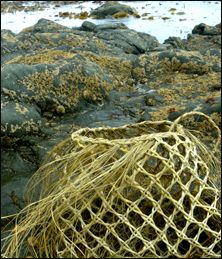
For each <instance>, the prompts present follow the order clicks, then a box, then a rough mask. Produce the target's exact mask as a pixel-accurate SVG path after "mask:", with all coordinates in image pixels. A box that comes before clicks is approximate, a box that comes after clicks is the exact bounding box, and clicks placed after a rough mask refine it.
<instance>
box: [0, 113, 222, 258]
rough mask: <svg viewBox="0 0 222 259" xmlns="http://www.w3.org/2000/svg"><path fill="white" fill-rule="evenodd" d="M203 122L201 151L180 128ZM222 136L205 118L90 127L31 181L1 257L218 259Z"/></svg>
mask: <svg viewBox="0 0 222 259" xmlns="http://www.w3.org/2000/svg"><path fill="white" fill-rule="evenodd" d="M194 116H197V117H198V118H202V120H205V122H207V123H208V124H209V125H210V126H211V130H212V132H213V131H215V132H216V133H217V134H216V135H215V138H214V142H212V143H211V145H207V144H204V142H203V140H202V139H201V138H198V136H199V134H198V131H195V130H191V129H188V128H187V127H185V126H184V125H183V123H182V122H183V121H185V120H186V119H188V118H191V117H194ZM219 143H220V130H219V128H218V127H217V126H216V124H215V123H214V122H213V121H212V120H211V119H210V118H209V117H208V116H206V115H204V114H202V113H199V112H191V113H186V114H184V115H183V116H181V117H179V118H178V119H177V120H175V121H174V122H170V121H157V122H151V121H146V122H141V123H137V124H132V125H125V126H123V127H119V128H93V129H89V128H84V129H80V130H78V131H76V132H74V133H73V134H72V135H71V137H70V138H68V139H66V140H64V141H63V142H62V143H60V144H58V145H57V146H55V147H54V148H53V149H52V151H51V152H50V153H49V154H48V156H47V157H46V159H45V162H44V164H43V165H42V166H41V167H40V169H39V170H38V171H37V172H36V173H35V174H34V175H33V177H32V179H31V180H30V182H29V184H28V187H27V193H26V199H28V205H27V207H26V208H24V209H23V210H22V211H21V212H20V213H19V214H18V215H17V216H16V226H15V228H14V229H13V231H12V232H11V233H10V234H9V235H8V237H7V238H6V239H5V240H3V241H4V245H3V248H2V255H3V257H5V258H8V257H11V258H20V257H34V258H81V257H83V258H103V257H106V258H108V257H109V258H116V257H119V258H122V257H123V258H124V257H133V258H134V257H148V258H151V257H153V258H166V257H170V256H171V257H178V258H193V257H210V258H219V257H220V247H221V246H220V241H221V232H220V230H221V227H220V225H221V214H220V190H219V188H218V187H217V186H216V185H215V184H214V182H213V181H212V179H213V178H212V179H211V175H215V174H220V161H219V160H218V159H217V158H216V154H217V152H218V146H219Z"/></svg>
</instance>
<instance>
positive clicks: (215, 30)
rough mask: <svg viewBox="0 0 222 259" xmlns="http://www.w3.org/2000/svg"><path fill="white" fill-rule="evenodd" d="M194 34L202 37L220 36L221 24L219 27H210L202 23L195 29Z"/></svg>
mask: <svg viewBox="0 0 222 259" xmlns="http://www.w3.org/2000/svg"><path fill="white" fill-rule="evenodd" d="M192 33H193V34H200V35H220V34H221V24H218V25H217V26H209V25H207V24H205V23H200V24H198V25H196V26H195V27H194V28H193V30H192Z"/></svg>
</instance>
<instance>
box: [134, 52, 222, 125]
mask: <svg viewBox="0 0 222 259" xmlns="http://www.w3.org/2000/svg"><path fill="white" fill-rule="evenodd" d="M180 53H183V54H184V55H185V54H186V57H187V59H189V58H190V60H192V57H193V59H195V57H196V60H197V62H193V61H189V62H187V63H185V62H184V63H181V62H180V61H179V59H178V58H176V57H173V58H172V59H171V61H170V60H169V59H168V58H165V59H162V60H160V61H159V60H158V57H159V54H158V53H152V54H151V55H146V54H142V55H140V57H139V65H138V66H137V67H136V68H134V69H133V70H132V74H133V77H134V78H136V79H137V80H138V81H139V82H141V83H142V82H145V80H147V85H148V86H149V87H150V88H153V89H156V90H157V92H158V94H160V95H161V96H163V97H164V104H165V105H164V106H163V107H159V108H158V110H156V111H152V112H150V114H151V115H152V120H157V119H158V120H163V119H166V118H167V117H168V115H169V114H170V112H172V111H181V110H184V109H185V108H186V107H187V105H188V102H189V99H190V100H193V98H197V96H198V101H202V102H205V101H206V99H207V98H212V99H216V98H219V97H220V94H221V92H220V91H211V90H210V89H211V87H212V85H219V84H220V74H219V73H216V72H213V71H212V69H211V65H212V63H217V62H219V57H212V56H204V57H203V58H202V60H201V59H200V60H201V62H203V65H201V63H200V64H199V63H198V60H199V59H198V58H201V57H202V56H200V54H198V52H196V51H190V52H180ZM204 62H206V64H204ZM193 71H194V72H193ZM198 73H200V74H198ZM178 103H179V104H180V105H178Z"/></svg>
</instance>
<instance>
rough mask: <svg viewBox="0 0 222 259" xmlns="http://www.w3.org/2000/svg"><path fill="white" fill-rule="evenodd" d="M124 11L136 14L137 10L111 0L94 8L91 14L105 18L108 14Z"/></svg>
mask: <svg viewBox="0 0 222 259" xmlns="http://www.w3.org/2000/svg"><path fill="white" fill-rule="evenodd" d="M120 12H122V13H123V12H124V13H125V14H131V15H132V14H134V13H137V11H136V10H135V9H134V8H132V7H130V6H128V5H125V4H120V3H118V2H115V1H109V2H107V3H105V4H103V5H101V6H99V7H98V8H96V9H94V10H92V11H91V12H90V16H91V17H93V18H96V19H104V18H106V16H109V15H114V14H116V13H120Z"/></svg>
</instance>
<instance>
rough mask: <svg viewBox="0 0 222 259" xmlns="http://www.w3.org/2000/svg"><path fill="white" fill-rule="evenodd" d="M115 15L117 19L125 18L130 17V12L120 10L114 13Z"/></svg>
mask: <svg viewBox="0 0 222 259" xmlns="http://www.w3.org/2000/svg"><path fill="white" fill-rule="evenodd" d="M113 17H114V18H116V19H120V18H124V17H129V14H128V13H127V12H118V13H115V14H113Z"/></svg>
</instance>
